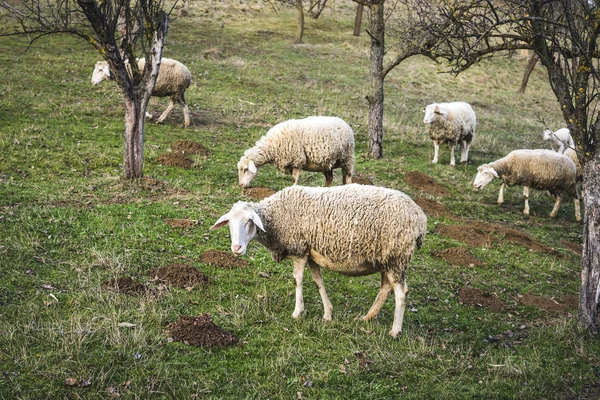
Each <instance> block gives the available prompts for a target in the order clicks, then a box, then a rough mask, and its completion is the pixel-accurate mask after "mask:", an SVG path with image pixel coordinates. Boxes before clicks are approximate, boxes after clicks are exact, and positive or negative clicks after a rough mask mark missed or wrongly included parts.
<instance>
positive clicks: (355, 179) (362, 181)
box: [352, 174, 373, 185]
mask: <svg viewBox="0 0 600 400" xmlns="http://www.w3.org/2000/svg"><path fill="white" fill-rule="evenodd" d="M352 183H358V184H359V185H373V181H372V180H371V179H369V177H367V176H363V175H360V174H354V175H352Z"/></svg>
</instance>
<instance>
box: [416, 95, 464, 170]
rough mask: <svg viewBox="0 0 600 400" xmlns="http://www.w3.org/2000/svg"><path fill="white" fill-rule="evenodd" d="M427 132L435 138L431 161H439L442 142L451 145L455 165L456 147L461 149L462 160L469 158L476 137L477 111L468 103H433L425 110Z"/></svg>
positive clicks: (435, 162)
mask: <svg viewBox="0 0 600 400" xmlns="http://www.w3.org/2000/svg"><path fill="white" fill-rule="evenodd" d="M423 112H424V113H425V117H424V118H423V122H424V123H425V126H426V130H427V134H428V135H429V138H430V139H431V140H433V147H434V155H433V160H432V161H431V162H432V163H434V164H437V162H438V153H439V150H440V144H443V143H448V145H449V146H450V165H451V166H454V165H455V161H454V148H455V147H456V146H457V145H458V147H459V149H460V162H461V163H466V162H468V160H469V147H470V146H471V144H472V143H473V140H474V139H475V126H476V118H475V111H473V108H471V106H470V105H469V104H468V103H464V102H460V101H459V102H453V103H433V104H429V105H428V106H427V107H425V109H424V110H423Z"/></svg>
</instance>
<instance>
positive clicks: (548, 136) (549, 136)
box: [544, 129, 552, 141]
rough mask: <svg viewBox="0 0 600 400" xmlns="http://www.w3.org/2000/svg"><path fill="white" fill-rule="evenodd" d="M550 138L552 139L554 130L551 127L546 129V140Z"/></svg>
mask: <svg viewBox="0 0 600 400" xmlns="http://www.w3.org/2000/svg"><path fill="white" fill-rule="evenodd" d="M550 139H552V131H551V130H550V129H546V130H545V131H544V140H545V141H548V140H550Z"/></svg>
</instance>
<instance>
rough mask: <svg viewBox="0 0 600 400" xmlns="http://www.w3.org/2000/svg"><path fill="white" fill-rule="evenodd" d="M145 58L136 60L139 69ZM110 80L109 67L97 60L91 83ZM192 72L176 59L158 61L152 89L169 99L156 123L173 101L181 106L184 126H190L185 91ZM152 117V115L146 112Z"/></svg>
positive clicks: (142, 68)
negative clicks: (158, 64)
mask: <svg viewBox="0 0 600 400" xmlns="http://www.w3.org/2000/svg"><path fill="white" fill-rule="evenodd" d="M145 65H146V60H145V59H143V58H141V59H139V60H138V68H139V71H140V72H142V71H143V70H144V66H145ZM105 79H108V80H112V79H113V78H112V75H111V73H110V68H109V66H108V63H107V62H106V61H98V62H97V63H96V66H95V67H94V72H93V73H92V85H94V86H96V85H99V84H100V82H102V81H103V80H105ZM191 80H192V74H191V73H190V70H189V69H188V68H187V67H186V66H185V65H183V64H182V63H180V62H179V61H177V60H173V59H170V58H163V59H161V62H160V70H159V72H158V77H157V78H156V84H155V85H154V89H153V90H152V96H154V97H170V98H171V101H170V103H169V106H168V107H167V108H166V110H165V111H164V112H163V113H162V114H161V116H160V117H159V118H158V120H157V121H156V123H157V124H158V123H160V122H162V121H163V120H164V119H165V118H167V116H168V115H169V113H170V112H171V111H172V110H173V108H174V107H175V102H177V103H180V104H181V105H182V107H183V117H184V121H185V122H184V126H185V127H188V126H190V123H191V119H190V110H189V108H188V106H187V103H186V102H185V96H184V94H185V91H186V89H187V88H188V87H189V86H190V82H191ZM146 116H149V117H150V118H152V115H150V114H148V113H147V114H146Z"/></svg>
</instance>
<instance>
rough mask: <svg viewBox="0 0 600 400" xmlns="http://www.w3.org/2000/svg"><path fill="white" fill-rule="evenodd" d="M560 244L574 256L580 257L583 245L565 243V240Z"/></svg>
mask: <svg viewBox="0 0 600 400" xmlns="http://www.w3.org/2000/svg"><path fill="white" fill-rule="evenodd" d="M562 244H563V245H564V246H565V247H566V248H567V249H569V250H571V251H572V252H573V253H575V254H578V255H581V253H583V245H581V244H579V243H573V242H567V241H566V240H563V241H562Z"/></svg>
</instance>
